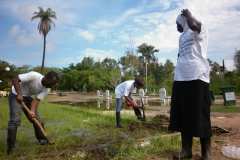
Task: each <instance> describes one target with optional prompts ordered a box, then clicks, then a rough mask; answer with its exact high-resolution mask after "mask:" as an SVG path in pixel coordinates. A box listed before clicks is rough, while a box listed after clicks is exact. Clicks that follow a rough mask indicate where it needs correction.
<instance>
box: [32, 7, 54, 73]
mask: <svg viewBox="0 0 240 160" xmlns="http://www.w3.org/2000/svg"><path fill="white" fill-rule="evenodd" d="M34 19H40V21H39V23H38V31H39V33H40V34H42V35H43V58H42V66H41V72H43V68H44V61H45V51H46V37H47V34H48V32H49V31H50V30H51V28H52V25H54V26H55V24H54V22H53V19H57V17H56V12H55V11H53V10H52V9H51V8H48V9H47V10H44V9H43V8H42V7H38V12H34V13H33V17H32V20H34Z"/></svg>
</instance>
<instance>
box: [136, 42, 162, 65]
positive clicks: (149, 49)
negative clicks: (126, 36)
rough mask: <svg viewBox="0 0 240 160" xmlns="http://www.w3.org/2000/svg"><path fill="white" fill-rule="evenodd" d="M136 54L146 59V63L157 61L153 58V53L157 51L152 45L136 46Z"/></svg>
mask: <svg viewBox="0 0 240 160" xmlns="http://www.w3.org/2000/svg"><path fill="white" fill-rule="evenodd" d="M137 52H138V53H141V54H142V57H144V58H145V59H146V61H147V63H150V62H156V61H157V58H156V57H155V55H154V53H155V52H159V50H158V49H155V47H154V46H152V45H148V44H146V43H143V44H141V45H140V46H138V49H137Z"/></svg>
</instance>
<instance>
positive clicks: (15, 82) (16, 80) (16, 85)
mask: <svg viewBox="0 0 240 160" xmlns="http://www.w3.org/2000/svg"><path fill="white" fill-rule="evenodd" d="M20 82H21V80H20V79H19V77H18V76H17V77H15V78H14V79H13V80H12V85H13V87H14V88H15V91H16V93H17V97H16V99H17V101H18V102H19V103H21V102H22V101H23V96H22V92H21V89H20Z"/></svg>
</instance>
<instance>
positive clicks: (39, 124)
mask: <svg viewBox="0 0 240 160" xmlns="http://www.w3.org/2000/svg"><path fill="white" fill-rule="evenodd" d="M21 107H22V109H23V110H24V111H26V112H27V113H28V114H29V115H30V112H31V111H30V110H29V108H28V107H27V106H26V104H25V103H24V102H22V103H21ZM32 122H33V123H34V124H35V125H37V127H38V128H39V129H40V130H41V132H42V134H43V135H44V137H45V138H46V139H47V140H48V143H49V144H54V143H53V142H50V140H49V139H48V138H47V133H46V131H45V129H44V128H43V126H42V124H41V123H40V122H39V120H38V119H37V118H36V117H33V118H32Z"/></svg>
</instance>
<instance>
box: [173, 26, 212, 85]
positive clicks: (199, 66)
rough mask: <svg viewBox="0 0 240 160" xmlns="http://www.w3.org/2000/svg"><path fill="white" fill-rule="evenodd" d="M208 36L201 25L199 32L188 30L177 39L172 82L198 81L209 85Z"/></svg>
mask: <svg viewBox="0 0 240 160" xmlns="http://www.w3.org/2000/svg"><path fill="white" fill-rule="evenodd" d="M207 46H208V34H207V30H206V29H205V27H204V26H203V25H202V27H201V32H200V33H198V32H194V31H192V30H191V29H188V30H187V31H186V32H183V33H182V34H181V36H180V38H179V53H178V60H177V65H176V68H175V74H174V81H191V80H197V79H200V80H202V81H204V82H207V83H209V81H210V80H209V72H210V67H209V63H208V60H207Z"/></svg>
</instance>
